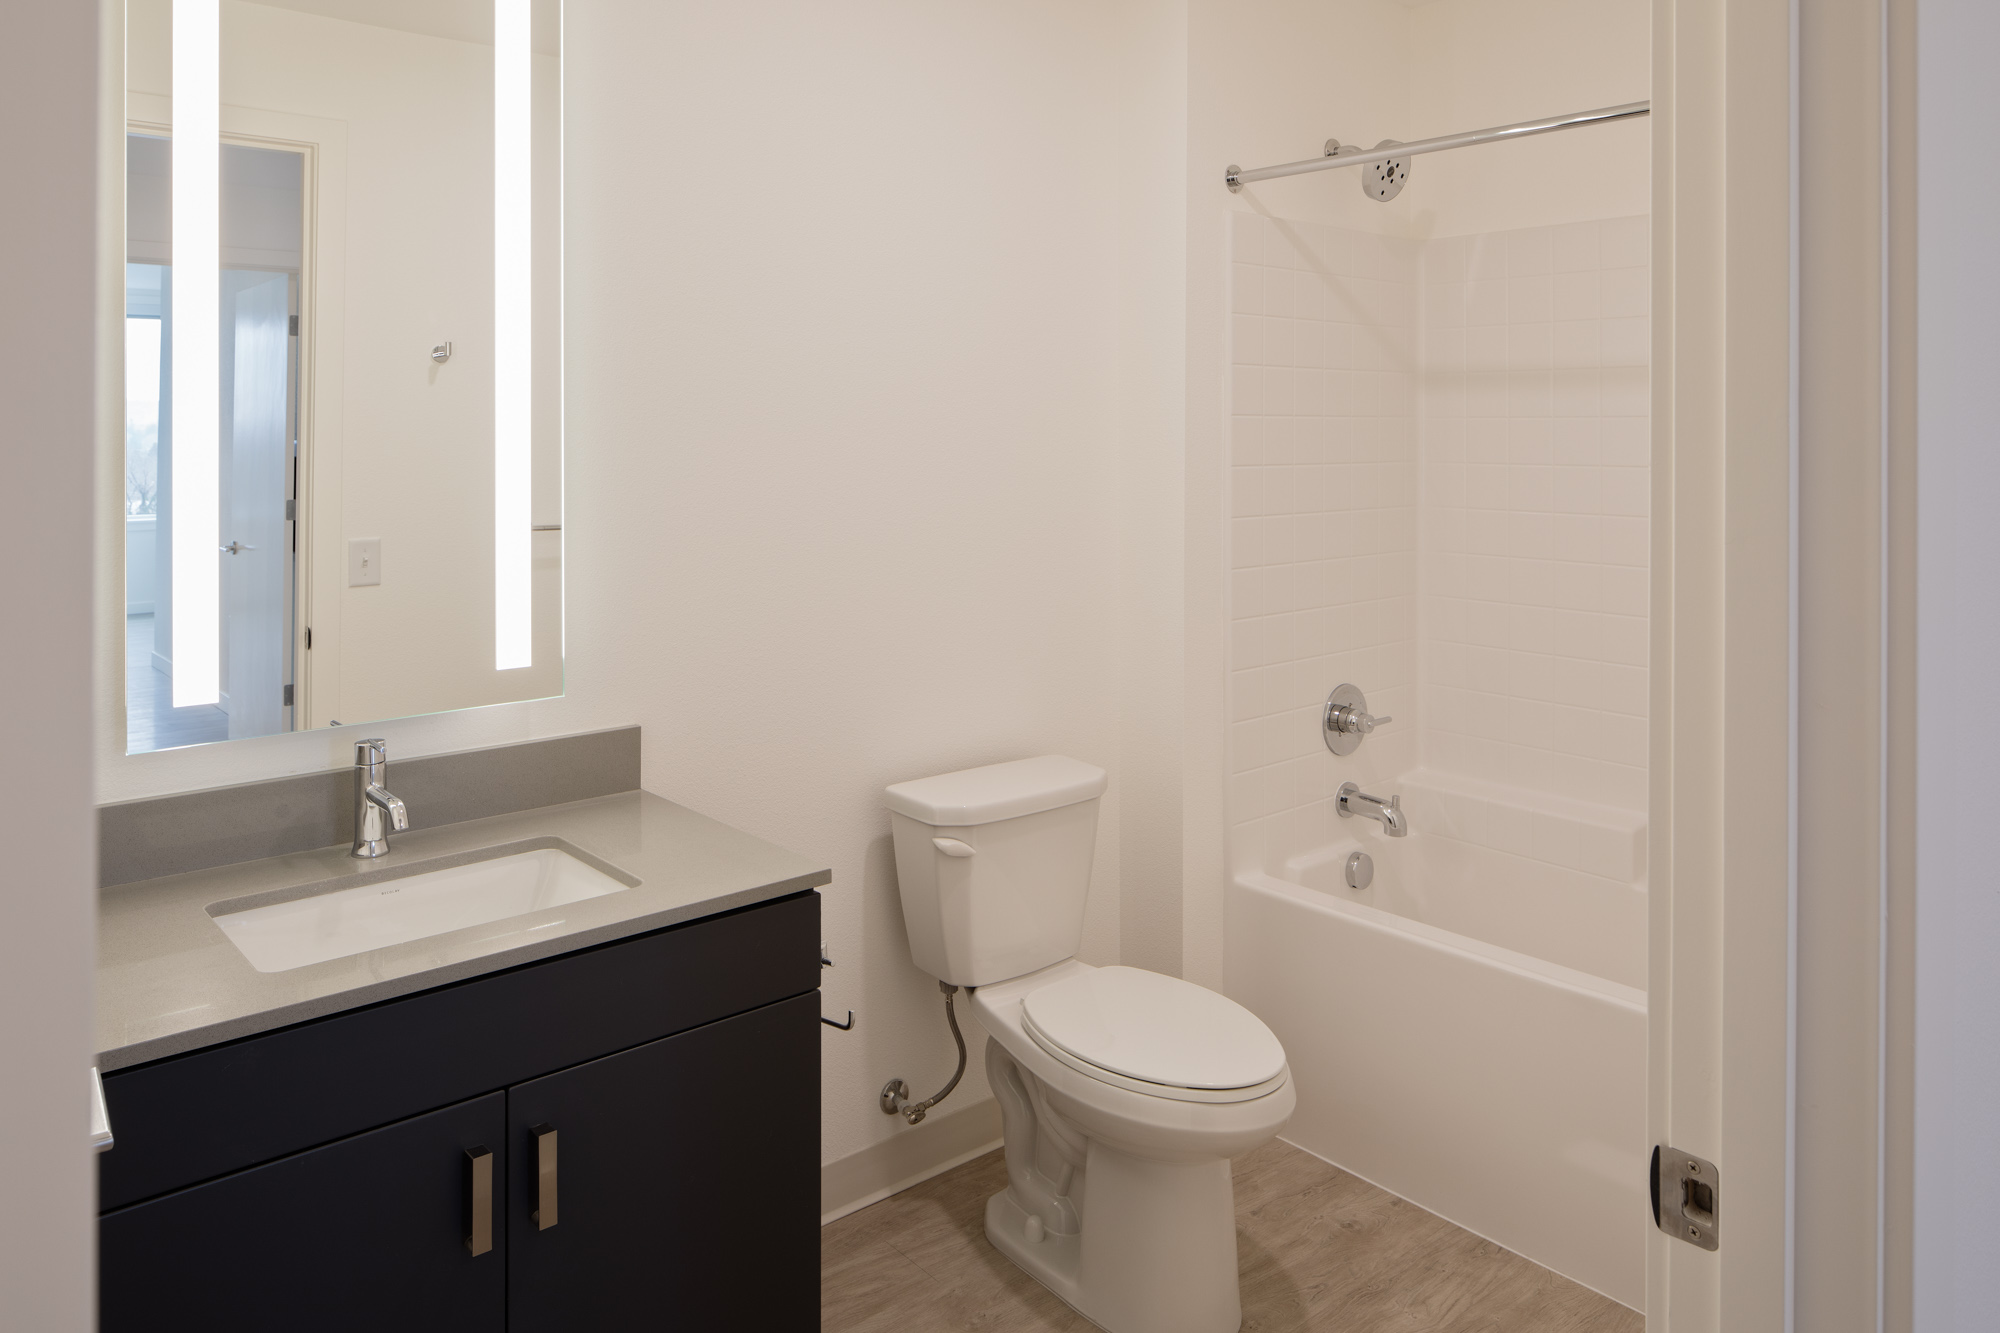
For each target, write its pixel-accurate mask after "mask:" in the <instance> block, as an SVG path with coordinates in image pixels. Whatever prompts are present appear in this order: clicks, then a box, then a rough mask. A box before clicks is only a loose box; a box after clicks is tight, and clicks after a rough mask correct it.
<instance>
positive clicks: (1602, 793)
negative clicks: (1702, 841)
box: [1418, 217, 1651, 811]
mask: <svg viewBox="0 0 2000 1333" xmlns="http://www.w3.org/2000/svg"><path fill="white" fill-rule="evenodd" d="M1647 245H1648V220H1647V219H1646V218H1645V217H1629V218H1616V219H1611V220H1608V221H1601V222H1583V223H1575V224H1571V225H1568V226H1561V227H1537V228H1531V229H1528V230H1524V231H1512V232H1496V233H1492V234H1488V235H1483V236H1459V237H1449V238H1443V239H1438V240H1432V241H1428V242H1426V243H1425V244H1424V245H1423V248H1422V252H1421V261H1420V285H1421V288H1422V298H1421V299H1422V318H1421V321H1420V323H1421V334H1422V356H1421V362H1422V366H1423V370H1422V399H1421V407H1420V419H1421V439H1422V458H1423V481H1422V492H1421V504H1420V506H1419V515H1420V517H1419V521H1418V531H1419V548H1420V551H1421V571H1420V575H1419V589H1420V592H1419V614H1418V623H1419V638H1420V642H1421V650H1420V652H1419V674H1420V678H1421V689H1420V704H1419V706H1420V710H1421V712H1422V715H1423V724H1424V726H1423V759H1424V763H1425V765H1426V766H1427V767H1429V768H1432V769H1435V770H1440V771H1444V772H1449V773H1452V774H1458V775H1463V776H1465V777H1469V778H1475V779H1482V780H1485V781H1490V782H1500V783H1506V784H1509V785H1513V786H1522V787H1529V788H1533V789H1536V790H1539V791H1545V792H1548V793H1551V794H1553V795H1556V796H1562V797H1570V798H1576V799H1581V800H1587V801H1591V802H1598V803H1608V804H1611V805H1616V806H1621V807H1624V808H1626V809H1630V810H1635V811H1637V810H1643V809H1644V808H1645V804H1646V639H1647V620H1646V616H1647V595H1648V594H1647V549H1648V518H1647V514H1648V486H1649V478H1650V462H1651V443H1650V431H1649V423H1648V416H1647V413H1648V401H1647V400H1648V380H1649V361H1650V357H1649V350H1650V349H1649V344H1648V339H1649V332H1648V327H1649V322H1648V294H1649V272H1648V268H1647Z"/></svg>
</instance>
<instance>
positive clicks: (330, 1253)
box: [98, 1093, 507, 1333]
mask: <svg viewBox="0 0 2000 1333" xmlns="http://www.w3.org/2000/svg"><path fill="white" fill-rule="evenodd" d="M506 1124H507V1099H506V1097H505V1095H504V1094H501V1093H494V1094H493V1095H491V1096H488V1097H480V1098H477V1099H475V1100H473V1101H470V1102H465V1103H462V1104H460V1105H458V1106H451V1107H446V1108H445V1109H444V1110H442V1111H433V1112H431V1113H430V1114H429V1115H421V1116H417V1117H415V1118H414V1119H410V1120H405V1121H403V1122H402V1123H401V1124H396V1125H390V1126H388V1127H387V1128H384V1129H377V1130H373V1131H370V1132H368V1133H365V1134H357V1135H355V1136H354V1137H353V1138H350V1139H344V1140H342V1141H341V1142H339V1143H332V1144H328V1145H327V1146H326V1147H324V1148H315V1149H313V1150H311V1151H309V1152H303V1153H299V1154H297V1155H295V1156H292V1157H287V1158H284V1159H283V1160H281V1161H276V1162H271V1163H268V1164H267V1165H264V1166H259V1167H253V1168H252V1169H250V1170H248V1171H239V1172H237V1173H236V1174H235V1175H232V1176H224V1177H223V1178H222V1179H221V1180H217V1181H212V1182H210V1183H209V1184H206V1185H197V1186H196V1187H194V1188H193V1189H190V1190H183V1191H181V1192H180V1193H177V1194H171V1195H168V1196H167V1197H166V1198H164V1199H157V1200H154V1201H153V1202H151V1203H142V1204H138V1205H136V1206H134V1207H131V1208H124V1209H120V1210H119V1211H118V1212H115V1213H111V1214H109V1215H107V1216H106V1217H105V1218H104V1219H103V1221H102V1223H101V1224H100V1226H99V1228H98V1267H99V1270H100V1271H101V1272H102V1273H103V1274H105V1275H106V1281H105V1282H104V1284H103V1289H102V1292H101V1293H100V1296H99V1302H98V1304H99V1311H98V1326H99V1327H100V1328H104V1329H142V1328H143V1329H161V1330H166V1329H175V1330H178V1329H190V1330H193V1329H279V1328H282V1329H286V1330H289V1331H290V1333H353V1330H357V1329H376V1330H382V1331H383V1333H401V1331H402V1330H404V1329H408V1330H410V1333H417V1331H418V1330H429V1333H474V1330H478V1331H479V1333H486V1330H491V1329H499V1328H504V1327H506V1323H505V1320H506V1313H507V1309H506V1303H507V1252H506V1236H505V1234H504V1232H503V1231H496V1232H494V1233H493V1234H492V1235H491V1239H490V1244H489V1246H488V1248H487V1249H486V1250H485V1252H484V1253H481V1254H477V1255H475V1254H473V1253H472V1252H471V1250H470V1248H469V1247H468V1246H467V1245H466V1243H465V1242H466V1239H467V1237H468V1236H469V1235H471V1233H472V1226H473V1223H474V1221H475V1220H476V1219H475V1218H474V1217H473V1216H471V1204H472V1201H473V1198H472V1196H473V1193H474V1184H475V1181H474V1158H473V1157H472V1156H471V1155H470V1154H472V1153H475V1152H480V1151H484V1152H486V1153H488V1154H491V1153H493V1152H495V1151H496V1150H498V1149H499V1148H500V1147H501V1146H502V1144H503V1142H504V1137H503V1136H504V1135H505V1132H506ZM112 1151H114V1152H115V1151H117V1150H116V1149H115V1148H114V1149H113V1150H112ZM499 1165H500V1164H499V1163H497V1162H495V1161H493V1160H492V1158H491V1157H488V1158H487V1167H486V1169H487V1170H489V1171H491V1172H492V1176H491V1188H492V1189H495V1190H497V1189H501V1188H504V1181H503V1179H502V1177H501V1175H500V1172H499V1170H498V1169H497V1168H498V1167H499ZM496 1202H497V1201H496V1200H495V1199H493V1198H492V1197H490V1196H489V1198H488V1199H487V1200H486V1203H487V1207H488V1208H489V1209H491V1208H493V1207H495V1206H496Z"/></svg>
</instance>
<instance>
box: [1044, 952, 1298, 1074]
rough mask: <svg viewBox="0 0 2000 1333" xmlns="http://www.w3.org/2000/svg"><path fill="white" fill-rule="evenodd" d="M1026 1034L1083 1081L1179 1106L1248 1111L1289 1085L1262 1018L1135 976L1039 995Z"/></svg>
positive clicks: (1117, 970) (1123, 974)
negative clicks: (1240, 1105) (1234, 1106)
mask: <svg viewBox="0 0 2000 1333" xmlns="http://www.w3.org/2000/svg"><path fill="white" fill-rule="evenodd" d="M1021 1026H1022V1028H1023V1029H1024V1030H1025V1031H1026V1032H1027V1034H1028V1036H1029V1037H1031V1038H1032V1039H1033V1040H1034V1042H1035V1044H1036V1045H1037V1046H1039V1047H1041V1048H1042V1049H1043V1050H1044V1051H1046V1052H1048V1054H1049V1055H1051V1056H1053V1057H1054V1058H1055V1059H1057V1060H1059V1061H1061V1062H1062V1063H1063V1064H1065V1065H1067V1066H1069V1067H1070V1068H1072V1069H1075V1070H1077V1071H1078V1072H1080V1073H1084V1074H1088V1075H1089V1076H1090V1077H1091V1078H1094V1079H1096V1080H1098V1081H1100V1082H1104V1083H1109V1084H1112V1085H1113V1086H1116V1087H1122V1088H1127V1089H1130V1090H1132V1091H1134V1092H1141V1093H1145V1094H1146V1095H1148V1096H1154V1097H1164V1098H1168V1099H1170V1100H1174V1101H1187V1102H1242V1101H1250V1100H1252V1099H1254V1098H1257V1097H1262V1096H1264V1095H1265V1094H1267V1093H1269V1092H1272V1091H1274V1090H1275V1089H1276V1088H1278V1087H1279V1086H1281V1085H1282V1084H1283V1083H1284V1082H1285V1079H1286V1077H1287V1071H1286V1068H1285V1051H1284V1047H1282V1046H1281V1045H1279V1043H1278V1039H1277V1037H1276V1036H1274V1035H1273V1034H1272V1032H1271V1030H1270V1029H1269V1028H1268V1027H1266V1026H1264V1024H1263V1022H1262V1021H1261V1020H1259V1019H1258V1017H1257V1016H1256V1015H1255V1014H1253V1013H1251V1012H1250V1011H1249V1010H1248V1009H1245V1008H1244V1007H1243V1006H1242V1005H1240V1004H1238V1003H1236V1002H1235V1001H1234V1000H1231V999H1229V998H1228V997H1226V996H1223V995H1218V994H1216V993H1215V992H1214V991H1212V990H1208V989H1206V988H1204V987H1201V986H1197V985H1195V984H1193V983H1192V982H1187V981H1182V980H1181V979H1180V978H1178V977H1169V976H1165V975H1163V974H1161V973H1158V972H1147V971H1143V970H1141V969H1139V968H1135V967H1103V968H1093V969H1090V970H1088V971H1083V972H1077V973H1072V974H1070V975H1068V976H1066V977H1063V978H1062V979H1060V980H1057V981H1053V982H1051V983H1050V984H1048V985H1046V986H1042V987H1039V988H1037V989H1035V990H1033V991H1031V992H1030V993H1029V994H1028V995H1027V996H1026V997H1025V998H1024V1000H1023V1001H1022V1006H1021Z"/></svg>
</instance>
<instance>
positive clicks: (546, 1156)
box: [529, 1125, 556, 1231]
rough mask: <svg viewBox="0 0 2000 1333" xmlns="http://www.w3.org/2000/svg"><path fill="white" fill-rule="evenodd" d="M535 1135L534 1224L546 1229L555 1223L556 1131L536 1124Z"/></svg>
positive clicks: (531, 1131) (538, 1227)
mask: <svg viewBox="0 0 2000 1333" xmlns="http://www.w3.org/2000/svg"><path fill="white" fill-rule="evenodd" d="M529 1132H530V1133H532V1134H533V1135H534V1136H535V1226H536V1228H537V1229H539V1230H542V1231H547V1230H548V1229H549V1228H550V1227H552V1226H554V1225H555V1224H556V1131H555V1129H554V1127H553V1126H550V1125H536V1126H535V1127H534V1129H532V1130H530V1131H529Z"/></svg>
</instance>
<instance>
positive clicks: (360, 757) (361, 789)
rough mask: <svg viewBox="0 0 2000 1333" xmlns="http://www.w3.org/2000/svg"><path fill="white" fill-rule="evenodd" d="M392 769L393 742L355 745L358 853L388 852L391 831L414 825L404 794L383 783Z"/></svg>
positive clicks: (355, 823)
mask: <svg viewBox="0 0 2000 1333" xmlns="http://www.w3.org/2000/svg"><path fill="white" fill-rule="evenodd" d="M388 773H389V743H388V742H387V741H385V740H381V739H379V738H377V739H375V740H367V741H362V742H361V743H360V744H358V745H356V746H355V747H354V851H353V853H352V854H353V855H355V856H363V857H368V856H387V855H388V854H389V834H390V832H391V831H392V830H393V831H394V832H397V833H401V832H402V831H403V830H404V829H406V828H408V827H409V826H410V812H409V811H408V810H407V809H405V808H404V807H403V798H402V797H400V796H398V795H396V794H395V793H394V792H392V791H390V790H389V789H388V788H387V787H385V786H383V785H382V779H383V778H385V777H387V776H388Z"/></svg>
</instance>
